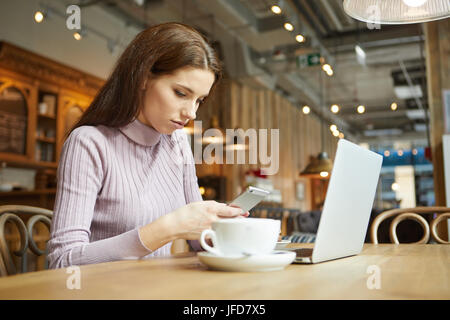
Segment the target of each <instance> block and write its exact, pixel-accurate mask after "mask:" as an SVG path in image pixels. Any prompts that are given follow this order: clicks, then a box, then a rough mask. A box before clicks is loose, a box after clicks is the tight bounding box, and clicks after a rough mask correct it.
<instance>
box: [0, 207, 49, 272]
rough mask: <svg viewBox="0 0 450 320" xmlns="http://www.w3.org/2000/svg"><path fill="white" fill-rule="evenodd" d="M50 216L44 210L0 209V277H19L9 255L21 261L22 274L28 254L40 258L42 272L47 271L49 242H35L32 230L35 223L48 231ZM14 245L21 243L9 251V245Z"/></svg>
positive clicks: (25, 268) (47, 211)
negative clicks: (12, 226) (42, 262)
mask: <svg viewBox="0 0 450 320" xmlns="http://www.w3.org/2000/svg"><path fill="white" fill-rule="evenodd" d="M52 216H53V212H52V211H50V210H47V209H43V208H37V207H30V206H20V205H5V206H0V277H4V276H8V275H13V274H16V273H19V271H18V270H17V268H16V263H15V261H14V259H13V256H12V255H11V252H12V253H13V254H14V256H15V257H19V258H20V260H21V261H20V264H21V268H20V272H21V273H23V272H27V271H28V259H27V257H28V255H29V253H30V251H31V253H33V254H34V255H36V256H37V257H41V256H42V257H43V258H44V269H47V268H48V263H47V259H46V255H47V250H46V247H47V245H46V242H47V240H48V239H39V240H40V241H36V239H35V238H36V237H35V233H37V232H35V230H36V228H35V227H36V223H37V222H42V223H43V225H44V226H46V227H47V228H48V230H49V231H50V226H51V219H52ZM8 223H12V224H14V225H15V226H16V227H17V229H18V233H19V234H17V233H15V232H13V231H12V230H13V229H11V228H7V224H8ZM38 231H39V229H38ZM37 235H38V236H39V234H37ZM15 243H20V248H19V249H13V248H10V245H11V244H15ZM16 259H17V258H16Z"/></svg>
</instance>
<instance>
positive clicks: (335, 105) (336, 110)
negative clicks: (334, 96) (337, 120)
mask: <svg viewBox="0 0 450 320" xmlns="http://www.w3.org/2000/svg"><path fill="white" fill-rule="evenodd" d="M331 112H333V113H338V112H339V106H338V105H337V104H333V105H332V106H331Z"/></svg>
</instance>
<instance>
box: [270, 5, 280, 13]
mask: <svg viewBox="0 0 450 320" xmlns="http://www.w3.org/2000/svg"><path fill="white" fill-rule="evenodd" d="M270 10H271V11H272V12H273V13H275V14H281V8H280V7H279V6H277V5H273V6H272V7H271V8H270Z"/></svg>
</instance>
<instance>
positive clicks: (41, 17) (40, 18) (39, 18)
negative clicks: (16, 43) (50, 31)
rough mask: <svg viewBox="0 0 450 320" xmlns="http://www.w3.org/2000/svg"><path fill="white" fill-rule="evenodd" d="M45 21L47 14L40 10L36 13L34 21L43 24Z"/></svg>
mask: <svg viewBox="0 0 450 320" xmlns="http://www.w3.org/2000/svg"><path fill="white" fill-rule="evenodd" d="M44 19H45V13H44V12H43V11H41V10H38V11H36V12H35V13H34V21H36V22H37V23H41V22H42V21H44Z"/></svg>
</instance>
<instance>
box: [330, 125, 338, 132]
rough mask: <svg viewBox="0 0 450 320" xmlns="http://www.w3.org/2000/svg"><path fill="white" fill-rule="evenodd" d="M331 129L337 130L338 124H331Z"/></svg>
mask: <svg viewBox="0 0 450 320" xmlns="http://www.w3.org/2000/svg"><path fill="white" fill-rule="evenodd" d="M330 130H331V132H333V131H336V130H337V126H336V125H335V124H332V125H331V126H330Z"/></svg>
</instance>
